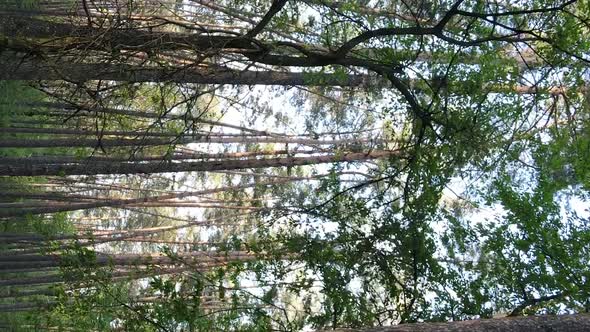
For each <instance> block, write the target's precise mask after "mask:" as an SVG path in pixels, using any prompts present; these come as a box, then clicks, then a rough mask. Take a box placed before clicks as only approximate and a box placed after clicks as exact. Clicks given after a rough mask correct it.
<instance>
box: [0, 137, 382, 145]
mask: <svg viewBox="0 0 590 332" xmlns="http://www.w3.org/2000/svg"><path fill="white" fill-rule="evenodd" d="M179 136H180V137H179V138H178V139H174V138H169V139H165V138H150V137H148V138H103V139H100V140H99V139H94V138H52V139H19V138H14V139H0V148H54V147H87V148H94V147H98V146H102V147H113V146H154V145H170V144H190V143H220V144H228V143H283V144H304V145H341V144H359V143H368V142H374V143H381V142H380V141H373V140H370V139H362V138H361V139H339V140H318V139H311V138H297V137H264V136H263V137H260V136H234V137H232V136H230V137H223V136H207V135H206V134H203V135H199V134H196V135H194V136H193V137H183V136H182V135H179Z"/></svg>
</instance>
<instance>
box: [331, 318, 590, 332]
mask: <svg viewBox="0 0 590 332" xmlns="http://www.w3.org/2000/svg"><path fill="white" fill-rule="evenodd" d="M330 331H338V332H463V331H469V332H491V331H506V332H543V331H545V332H577V331H590V315H589V314H577V315H546V316H527V317H509V318H494V319H478V320H469V321H460V322H450V323H414V324H401V325H394V326H383V327H374V328H367V329H335V330H330ZM326 332H327V331H326Z"/></svg>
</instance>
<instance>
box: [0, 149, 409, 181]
mask: <svg viewBox="0 0 590 332" xmlns="http://www.w3.org/2000/svg"><path fill="white" fill-rule="evenodd" d="M393 155H400V153H399V152H391V151H373V152H366V153H365V152H358V153H343V154H335V155H323V156H310V157H284V158H268V159H242V160H220V161H202V162H181V163H168V162H152V163H95V164H90V165H34V164H30V165H27V164H23V165H0V176H48V175H98V174H151V173H168V172H207V171H208V172H211V171H221V170H224V171H229V170H237V169H247V168H267V167H293V166H303V165H315V164H326V163H336V162H345V161H347V162H351V161H365V160H371V159H380V158H387V157H390V156H393Z"/></svg>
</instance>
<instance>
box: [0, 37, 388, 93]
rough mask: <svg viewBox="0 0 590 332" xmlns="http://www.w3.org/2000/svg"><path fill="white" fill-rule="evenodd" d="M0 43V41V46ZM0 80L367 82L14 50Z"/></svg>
mask: <svg viewBox="0 0 590 332" xmlns="http://www.w3.org/2000/svg"><path fill="white" fill-rule="evenodd" d="M1 46H2V45H1V44H0V47H1ZM0 80H32V81H37V80H69V81H72V82H86V81H92V80H107V81H123V82H130V83H131V82H132V83H139V82H174V83H199V84H237V85H286V86H293V85H308V86H371V85H373V86H374V85H375V84H376V82H377V81H379V80H375V79H374V78H373V77H371V76H368V75H344V76H342V75H335V74H320V73H313V74H311V73H302V72H278V71H237V70H231V69H226V68H207V67H195V66H186V67H170V68H161V67H149V66H135V65H127V64H116V63H74V62H68V61H67V60H59V61H56V62H43V61H40V60H33V59H31V58H29V59H20V57H19V56H15V55H14V54H7V55H6V56H3V57H0Z"/></svg>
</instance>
